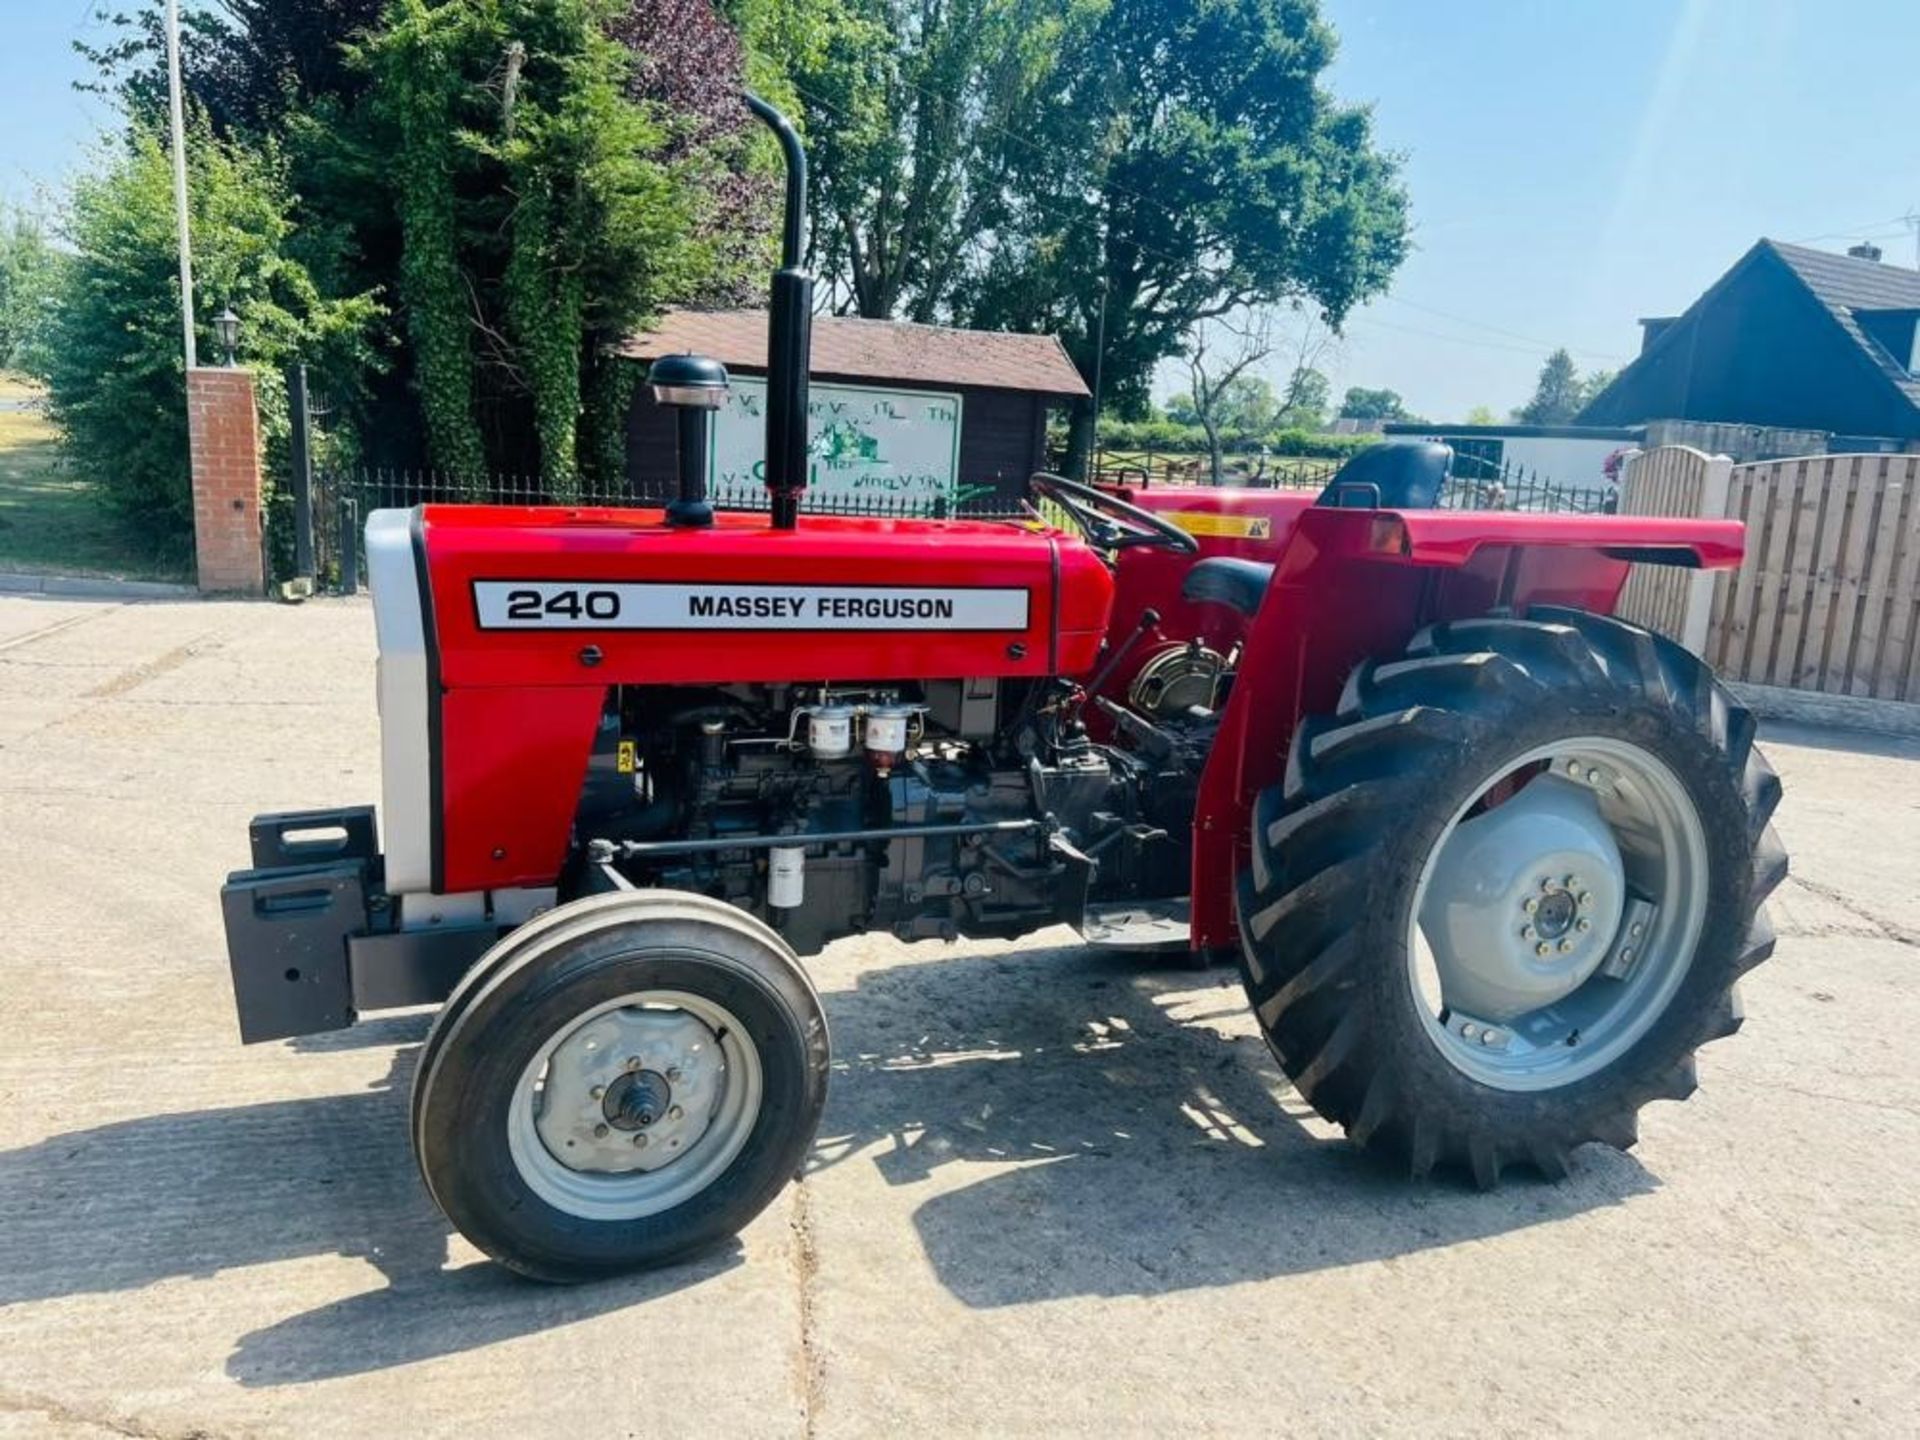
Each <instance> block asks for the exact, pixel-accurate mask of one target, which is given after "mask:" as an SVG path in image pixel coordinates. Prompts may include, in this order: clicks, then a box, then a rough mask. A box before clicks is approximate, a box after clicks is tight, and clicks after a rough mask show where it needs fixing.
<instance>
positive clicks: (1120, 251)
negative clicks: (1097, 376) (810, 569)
mask: <svg viewBox="0 0 1920 1440" xmlns="http://www.w3.org/2000/svg"><path fill="white" fill-rule="evenodd" d="M1068 13H1069V15H1071V16H1073V17H1075V23H1072V24H1069V25H1067V26H1066V27H1065V28H1064V29H1063V33H1062V35H1061V39H1060V42H1059V55H1058V59H1057V61H1056V63H1055V64H1054V65H1053V66H1052V67H1051V69H1050V70H1049V72H1048V74H1047V76H1046V77H1045V81H1044V83H1043V84H1042V85H1040V86H1039V87H1037V94H1036V97H1035V98H1036V100H1037V101H1038V102H1039V103H1038V104H1037V106H1036V107H1035V108H1034V109H1033V110H1032V112H1031V113H1030V114H1029V115H1027V116H1026V117H1025V120H1024V123H1022V124H1021V125H1020V126H1019V127H1018V128H1017V129H1014V130H1010V131H1006V132H1001V133H1000V135H999V144H998V146H997V147H996V152H995V154H994V156H993V157H992V160H991V163H990V164H989V166H988V170H989V172H990V173H994V174H995V175H996V177H997V176H999V175H1004V177H1005V183H1004V184H1003V185H1001V186H1000V187H999V190H998V194H997V198H996V200H995V203H994V204H992V205H991V206H989V207H988V210H987V214H986V217H985V221H986V223H985V225H984V226H983V229H984V231H985V232H986V233H987V234H989V235H990V237H991V240H992V244H991V246H990V247H986V248H985V249H984V250H983V253H982V256H981V260H980V264H979V266H978V269H977V273H975V274H974V275H973V276H972V277H971V278H970V280H969V283H968V284H967V286H966V287H965V288H964V290H963V293H962V295H961V299H960V310H961V312H962V314H963V315H964V316H965V317H966V318H968V319H970V320H972V321H973V322H975V323H978V324H982V325H985V326H988V327H990V328H1012V329H1033V330H1042V331H1052V332H1054V333H1056V334H1058V335H1059V336H1060V337H1061V339H1062V340H1063V342H1064V343H1065V344H1066V346H1067V349H1068V352H1069V353H1070V354H1071V355H1072V356H1073V358H1074V360H1075V362H1076V363H1077V364H1078V365H1079V367H1080V369H1081V372H1082V374H1084V375H1088V376H1091V375H1092V373H1093V371H1094V368H1095V366H1094V361H1095V355H1096V350H1098V351H1099V358H1100V369H1101V372H1102V377H1103V382H1104V386H1105V388H1106V390H1107V391H1108V393H1109V394H1110V395H1111V397H1112V400H1113V403H1114V405H1115V406H1116V408H1118V409H1119V410H1120V411H1121V412H1122V413H1132V412H1134V411H1137V410H1138V409H1139V408H1140V407H1141V406H1142V405H1143V403H1144V400H1145V394H1146V386H1147V383H1148V380H1149V378H1150V376H1151V374H1152V371H1153V368H1154V366H1155V364H1156V363H1157V362H1159V361H1160V360H1162V359H1164V358H1165V357H1167V356H1168V355H1171V354H1173V353H1176V352H1177V350H1178V349H1179V346H1180V344H1181V338H1182V337H1183V336H1184V335H1185V334H1186V333H1187V332H1188V331H1190V330H1191V329H1192V327H1193V326H1194V325H1195V324H1196V323H1198V322H1200V321H1203V320H1206V319H1209V318H1211V317H1214V316H1220V315H1226V314H1230V313H1233V312H1235V311H1237V310H1242V309H1245V308H1247V307H1249V306H1255V305H1261V304H1272V303H1275V302H1283V301H1284V302H1294V303H1300V304H1304V305H1309V306H1311V307H1312V308H1313V309H1314V310H1317V311H1319V312H1320V313H1322V314H1323V315H1324V316H1325V317H1326V319H1327V320H1328V321H1329V323H1331V324H1333V325H1336V326H1337V325H1338V324H1339V323H1340V321H1341V320H1342V319H1343V318H1344V317H1345V315H1346V314H1347V312H1348V311H1349V310H1350V309H1351V308H1352V306H1354V305H1355V304H1357V303H1358V302H1360V301H1361V300H1364V299H1365V298H1367V297H1368V296H1369V295H1372V294H1374V293H1377V292H1378V291H1379V290H1380V289H1382V288H1383V287H1384V286H1385V285H1386V283H1387V281H1388V279H1389V278H1390V277H1391V275H1392V273H1393V271H1394V269H1395V268H1396V267H1397V265H1398V264H1399V262H1400V260H1401V258H1402V257H1403V255H1404V253H1405V249H1406V243H1407V235H1406V197H1405V193H1404V191H1403V190H1402V188H1401V186H1400V182H1399V178H1398V163H1397V161H1396V160H1395V159H1394V158H1393V157H1391V156H1388V155H1385V154H1383V153H1381V152H1380V151H1379V150H1378V149H1376V148H1375V146H1374V144H1373V141H1372V133H1371V122H1370V118H1369V116H1368V114H1367V112H1366V110H1365V109H1363V108H1359V107H1354V106H1345V105H1341V104H1339V103H1337V102H1335V101H1334V100H1333V99H1332V98H1331V97H1330V96H1329V94H1328V93H1327V92H1326V90H1325V89H1323V88H1322V86H1321V83H1320V81H1321V77H1322V74H1323V72H1324V71H1325V69H1326V67H1327V65H1328V64H1329V63H1330V62H1331V60H1332V58H1333V52H1334V40H1333V34H1332V31H1331V29H1330V28H1329V27H1328V26H1327V25H1326V24H1324V23H1323V22H1322V20H1321V19H1320V16H1319V12H1318V9H1317V7H1316V5H1315V4H1314V3H1312V0H1208V3H1205V4H1199V3H1189V0H1182V3H1167V0H1108V3H1106V4H1104V5H1087V6H1081V5H1075V6H1073V7H1072V8H1071V9H1070V10H1069V12H1068ZM1082 17H1085V18H1082ZM1103 311H1104V315H1105V324H1104V343H1103V344H1101V343H1098V339H1097V337H1098V336H1099V335H1100V332H1101V330H1102V328H1103V327H1102V324H1101V317H1102V313H1103ZM1075 436H1076V442H1077V445H1080V446H1083V445H1084V443H1085V439H1086V434H1085V424H1084V419H1082V420H1081V422H1080V423H1079V424H1077V425H1076V426H1075Z"/></svg>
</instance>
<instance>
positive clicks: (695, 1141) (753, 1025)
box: [412, 891, 827, 1281]
mask: <svg viewBox="0 0 1920 1440" xmlns="http://www.w3.org/2000/svg"><path fill="white" fill-rule="evenodd" d="M826 1086H827V1028H826V1019H825V1016H824V1015H823V1013H822V1011H821V1008H820V1000H819V996H818V995H817V994H816V993H815V991H814V989H813V986H812V984H811V983H810V982H809V980H808V979H807V976H806V973H805V971H804V970H802V969H801V967H800V963H799V961H798V960H796V959H795V958H794V955H793V952H792V951H791V950H790V949H789V948H788V947H787V945H786V944H785V943H784V942H783V941H782V940H781V939H780V938H779V936H778V935H776V934H775V933H774V932H773V931H771V930H769V929H768V928H767V927H766V926H765V925H762V924H761V923H760V922H759V921H758V920H755V919H754V918H752V917H751V916H749V915H746V914H745V913H743V912H741V911H739V910H737V909H735V908H734V907H732V906H730V905H725V904H722V903H721V902H719V901H716V900H710V899H707V898H705V897H702V896H698V895H687V894H680V893H677V892H673V891H629V892H623V893H620V894H616V895H602V896H596V897H593V898H591V899H586V900H578V901H575V902H573V903H571V904H568V905H564V906H561V907H560V908H558V909H556V910H554V911H552V912H550V913H549V914H547V915H544V916H542V917H540V918H539V919H537V920H535V921H533V922H531V923H530V924H528V925H525V926H523V927H521V928H520V929H519V930H516V931H514V932H513V934H511V935H509V936H508V937H507V938H506V939H505V940H503V941H502V942H501V943H500V944H499V945H498V946H496V947H495V948H494V949H493V950H492V951H491V952H489V953H488V955H487V956H485V957H484V958H483V959H482V960H481V961H480V963H479V964H478V965H476V966H475V967H474V969H473V971H472V972H470V973H469V974H468V976H467V977H466V978H465V979H464V980H463V981H462V982H461V984H460V986H459V988H458V989H457V990H456V991H455V992H454V994H453V996H452V997H451V998H450V999H449V1000H448V1002H447V1005H446V1007H445V1009H443V1010H442V1011H441V1013H440V1016H439V1018H438V1019H437V1020H436V1022H435V1024H434V1027H433V1030H432V1032H431V1033H430V1034H429V1036H428V1037H427V1043H426V1046H425V1049H424V1050H423V1052H422V1054H421V1059H420V1067H419V1070H418V1071H417V1073H416V1075H415V1078H414V1088H413V1106H412V1109H413V1140H414V1153H415V1156H416V1158H417V1159H418V1161H419V1164H420V1172H421V1175H422V1176H423V1177H424V1178H425V1180H426V1184H427V1189H428V1191H429V1192H430V1193H431V1194H432V1196H433V1198H434V1200H435V1202H436V1203H437V1204H438V1205H439V1206H440V1209H441V1210H442V1212H443V1213H444V1214H445V1215H446V1217H447V1218H448V1219H449V1220H450V1221H451V1222H452V1223H453V1224H454V1226H455V1227H456V1228H457V1229H458V1230H459V1231H460V1232H461V1233H462V1234H463V1235H465V1236H466V1237H467V1238H468V1239H469V1240H471V1241H473V1243H474V1244H475V1245H477V1246H479V1248H480V1249H482V1250H484V1251H486V1252H487V1254H489V1255H491V1256H493V1258H494V1259H496V1260H498V1261H500V1262H501V1263H502V1264H504V1265H507V1266H509V1267H510V1268H512V1269H514V1270H518V1271H520V1272H521V1273H523V1274H526V1275H530V1276H533V1277H534V1278H536V1279H541V1280H554V1281H570V1280H581V1279H586V1278H589V1277H591V1276H595V1275H600V1274H606V1273H611V1272H615V1271H620V1270H628V1269H634V1268H638V1267H642V1266H648V1265H656V1264H660V1263H663V1262H666V1261H670V1260H675V1259H678V1258H681V1257H683V1256H686V1255H690V1254H693V1253H696V1252H697V1251H699V1250H701V1249H704V1248H706V1247H707V1246H710V1245H712V1244H714V1243H716V1242H718V1241H720V1240H723V1239H725V1238H726V1237H728V1236H730V1235H732V1234H733V1233H734V1232H735V1231H737V1230H739V1229H740V1228H741V1227H742V1226H744V1225H745V1224H746V1223H747V1222H748V1221H749V1220H751V1219H752V1218H753V1217H754V1216H755V1215H757V1214H759V1213H760V1211H761V1210H762V1209H764V1208H765V1207H766V1206H767V1204H768V1203H769V1202H770V1201H771V1200H772V1199H773V1197H774V1196H775V1195H777V1194H778V1193H779V1191H780V1190H781V1188H782V1187H783V1186H784V1185H785V1184H786V1183H787V1181H788V1180H789V1179H790V1178H792V1176H793V1175H794V1173H795V1171H796V1170H797V1169H798V1168H799V1166H800V1163H801V1161H802V1159H803V1158H804V1156H805V1153H806V1149H807V1146H808V1145H809V1144H810V1143H811V1142H812V1139H813V1134H814V1131H815V1130H816V1128H817V1127H818V1126H819V1123H820V1111H821V1107H822V1105H823V1104H824V1103H825V1100H826Z"/></svg>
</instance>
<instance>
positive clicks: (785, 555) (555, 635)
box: [410, 505, 1113, 689]
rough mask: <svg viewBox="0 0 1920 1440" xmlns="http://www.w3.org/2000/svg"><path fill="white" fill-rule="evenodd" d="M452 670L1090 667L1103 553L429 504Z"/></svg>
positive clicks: (424, 524)
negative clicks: (694, 525)
mask: <svg viewBox="0 0 1920 1440" xmlns="http://www.w3.org/2000/svg"><path fill="white" fill-rule="evenodd" d="M410 523H411V526H412V528H413V532H414V535H415V542H414V543H415V548H416V549H417V550H418V552H419V553H420V556H421V557H422V559H423V561H424V570H425V574H426V577H427V598H428V600H429V607H428V620H429V624H430V626H431V628H432V632H433V635H434V639H435V641H436V648H437V650H438V668H439V678H440V683H441V684H442V685H443V686H445V687H447V688H449V689H454V688H460V687H466V686H500V685H513V686H525V685H568V684H581V683H592V684H594V685H608V684H622V683H626V684H634V683H646V684H653V685H663V684H701V683H711V682H724V681H744V680H794V679H823V680H826V679H831V680H836V681H854V680H893V679H910V678H914V677H924V676H929V675H954V676H960V675H973V676H988V675H1007V676H1014V675H1036V676H1038V675H1057V674H1067V675H1071V674H1075V673H1080V672H1084V671H1086V670H1087V669H1089V668H1091V666H1092V665H1093V663H1094V660H1095V657H1096V656H1097V654H1098V651H1099V646H1100V641H1101V639H1102V637H1103V636H1104V635H1105V633H1106V628H1107V618H1108V611H1109V609H1110V607H1111V605H1112V601H1113V581H1112V577H1111V575H1110V574H1109V572H1108V570H1107V567H1106V566H1105V565H1104V564H1102V563H1101V561H1100V560H1099V558H1098V557H1097V556H1096V555H1095V554H1094V553H1093V552H1092V551H1091V550H1090V549H1088V548H1087V546H1086V545H1085V544H1084V543H1082V542H1081V541H1080V540H1079V539H1078V538H1076V537H1072V536H1068V535H1065V534H1062V533H1060V532H1057V531H1053V530H1049V529H1046V528H1044V527H1041V526H1038V525H1029V524H1019V523H1002V522H984V521H972V522H969V521H941V522H937V523H936V522H928V521H913V520H875V519H859V518H851V517H837V516H821V517H811V516H810V517H807V518H806V519H805V520H804V521H803V522H802V523H801V524H800V525H799V526H798V527H797V528H795V529H792V530H780V529H775V528H774V527H773V526H771V525H769V524H768V523H767V520H766V517H765V516H763V515H759V514H722V515H719V516H717V517H716V519H715V523H714V524H713V526H712V527H711V528H702V529H690V528H684V527H679V528H676V527H672V526H669V525H667V524H666V523H665V522H664V519H663V515H662V512H661V511H658V510H613V509H577V510H565V509H556V508H530V507H526V508H523V507H495V506H477V505H458V506H428V507H425V508H423V509H421V510H418V511H416V512H414V515H413V517H412V519H411V522H410Z"/></svg>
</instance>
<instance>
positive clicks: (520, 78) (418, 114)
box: [358, 0, 714, 497]
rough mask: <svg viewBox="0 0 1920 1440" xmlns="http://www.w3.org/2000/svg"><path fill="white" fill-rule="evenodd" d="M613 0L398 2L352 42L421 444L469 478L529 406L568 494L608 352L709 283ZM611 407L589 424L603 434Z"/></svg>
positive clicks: (496, 459)
mask: <svg viewBox="0 0 1920 1440" xmlns="http://www.w3.org/2000/svg"><path fill="white" fill-rule="evenodd" d="M619 10H620V7H619V6H617V5H616V4H615V3H613V0H444V3H439V4H429V3H428V0H392V3H391V4H390V5H389V6H388V9H387V12H386V15H385V20H384V24H383V26H382V28H381V29H380V30H379V31H378V32H377V33H376V34H374V35H372V36H370V37H369V38H368V39H367V40H366V42H365V43H364V44H363V45H362V46H361V47H360V49H359V51H358V54H359V56H360V57H361V60H362V62H363V63H364V64H365V65H366V66H367V67H368V69H369V71H370V74H371V84H370V87H369V93H368V115H369V117H370V119H371V122H372V131H373V139H372V144H371V147H370V148H371V151H372V153H374V154H377V155H385V156H389V157H391V160H390V163H389V164H388V166H387V175H388V178H389V182H390V187H389V189H388V194H389V195H390V197H391V202H392V204H393V206H394V209H395V211H396V212H397V214H398V217H399V221H400V226H399V229H400V247H401V255H400V260H399V273H398V284H397V291H398V296H399V299H400V301H401V307H402V310H403V313H404V316H405V323H406V330H407V335H408V338H409V340H410V341H411V346H412V358H413V365H414V375H415V383H416V386H417V388H418V391H419V395H420V404H421V409H422V412H423V418H424V421H425V429H426V436H427V441H428V449H429V451H430V453H431V455H432V457H433V460H434V462H435V463H436V464H437V465H439V466H440V467H441V468H442V469H445V470H447V471H449V472H452V473H453V474H454V475H456V476H459V477H462V478H464V479H469V480H477V479H478V478H479V477H480V476H482V475H484V474H485V473H486V472H487V471H488V470H489V469H490V468H493V469H508V468H516V462H517V461H518V460H519V457H518V456H517V455H516V454H515V453H514V452H513V451H512V450H511V448H510V447H511V445H512V441H513V435H512V430H511V427H503V426H500V425H498V424H495V425H493V426H491V427H489V426H488V425H486V424H484V423H483V420H484V418H485V417H486V416H487V415H489V414H494V415H497V414H498V413H501V411H502V407H506V408H507V413H510V409H511V406H512V405H513V404H514V403H515V402H519V403H524V404H525V405H526V406H527V407H528V408H529V409H530V410H531V414H532V419H533V430H534V433H535V435H536V437H537V440H538V452H537V455H536V456H535V457H533V461H534V463H535V464H537V465H538V466H539V467H540V468H541V470H542V471H543V473H544V474H545V475H546V476H547V477H548V479H549V481H550V482H551V483H552V486H553V489H554V492H555V494H556V496H558V497H566V496H569V495H571V494H573V493H575V492H576V490H577V487H578V483H579V478H580V474H581V460H582V458H583V451H585V452H586V453H587V455H588V457H589V458H593V457H594V456H595V455H597V453H598V447H595V446H592V445H590V444H589V445H586V446H583V445H582V434H581V413H582V409H583V406H584V405H586V404H588V403H589V402H592V403H593V404H595V405H597V406H599V407H601V408H602V409H612V408H617V407H618V405H619V404H620V400H621V395H620V392H619V390H618V389H617V388H616V387H606V386H599V385H595V384H593V383H592V380H593V378H594V376H595V375H596V373H597V372H598V371H599V369H600V367H601V363H602V356H603V354H604V352H605V351H606V350H607V348H608V347H609V346H610V345H611V344H613V343H614V342H616V341H618V340H619V339H621V338H623V337H624V336H625V335H626V334H627V333H628V332H629V331H630V330H631V329H633V328H634V327H635V326H636V325H638V324H639V323H640V322H641V321H643V320H644V319H646V318H647V317H649V316H650V315H652V314H654V313H655V312H656V311H657V310H658V309H659V307H660V306H661V305H662V304H663V303H665V302H666V301H667V300H668V299H669V298H673V297H677V296H682V295H686V294H689V293H692V292H694V291H697V290H698V289H699V287H700V286H701V285H702V283H704V282H705V281H706V280H708V279H709V278H710V274H711V270H712V267H713V260H714V248H713V246H712V245H711V243H703V241H702V240H701V239H700V237H698V236H697V235H696V233H695V230H696V227H695V224H694V219H695V216H694V207H693V204H692V201H691V197H690V194H689V192H688V189H687V187H685V186H683V185H679V184H677V183H676V177H675V173H674V169H673V166H672V165H671V164H670V163H669V161H668V159H667V155H666V152H667V150H668V148H669V145H670V142H671V139H672V137H671V135H670V133H669V127H668V124H667V121H666V118H665V117H664V116H663V115H662V114H661V113H660V112H659V111H658V109H657V108H655V107H652V106H649V105H646V104H643V103H641V102H640V101H638V100H636V99H634V98H633V97H632V96H631V95H630V94H629V93H628V85H629V80H630V78H631V68H632V56H631V54H630V52H629V51H628V50H627V49H626V48H625V47H623V46H622V45H620V44H618V43H617V42H616V41H614V40H613V39H612V38H611V37H610V35H609V34H608V31H607V26H608V25H609V24H610V23H611V22H612V21H613V20H615V19H616V18H617V16H618V14H619ZM607 422H608V417H607V416H605V415H602V416H600V417H598V419H597V420H596V418H595V417H592V416H589V417H588V426H587V429H588V432H589V433H590V434H592V433H603V432H604V431H605V429H606V428H607Z"/></svg>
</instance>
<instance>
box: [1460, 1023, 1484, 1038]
mask: <svg viewBox="0 0 1920 1440" xmlns="http://www.w3.org/2000/svg"><path fill="white" fill-rule="evenodd" d="M1479 1033H1480V1031H1479V1027H1478V1026H1474V1025H1462V1026H1461V1027H1460V1037H1461V1038H1462V1039H1463V1040H1471V1039H1473V1037H1474V1036H1475V1035H1477V1034H1479Z"/></svg>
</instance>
